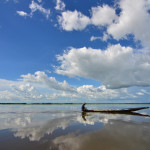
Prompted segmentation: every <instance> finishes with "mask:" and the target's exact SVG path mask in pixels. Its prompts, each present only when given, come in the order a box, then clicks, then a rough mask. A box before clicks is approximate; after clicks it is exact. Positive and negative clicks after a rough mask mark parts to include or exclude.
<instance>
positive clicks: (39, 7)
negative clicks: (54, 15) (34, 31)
mask: <svg viewBox="0 0 150 150" xmlns="http://www.w3.org/2000/svg"><path fill="white" fill-rule="evenodd" d="M29 8H30V9H31V13H30V15H31V16H32V15H33V13H34V12H35V11H37V10H38V11H40V12H41V13H43V14H44V15H45V16H46V18H47V19H48V18H49V15H50V9H45V8H43V7H42V5H39V4H38V3H36V2H34V1H32V3H31V4H30V5H29Z"/></svg>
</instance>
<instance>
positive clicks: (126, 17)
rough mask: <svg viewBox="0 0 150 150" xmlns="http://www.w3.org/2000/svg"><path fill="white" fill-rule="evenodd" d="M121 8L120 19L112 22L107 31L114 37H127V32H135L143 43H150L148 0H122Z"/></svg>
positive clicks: (149, 7)
mask: <svg viewBox="0 0 150 150" xmlns="http://www.w3.org/2000/svg"><path fill="white" fill-rule="evenodd" d="M119 7H120V9H121V13H120V16H119V18H118V20H117V21H116V22H115V23H113V24H111V25H110V26H109V27H108V29H107V32H108V33H109V34H111V35H112V36H113V38H114V39H117V40H119V39H121V38H125V37H126V35H127V34H133V35H134V37H135V39H136V40H141V41H142V42H143V44H146V45H149V43H150V41H149V39H150V32H149V26H150V14H149V12H148V10H149V9H150V4H149V1H147V0H139V1H136V0H121V1H120V2H119Z"/></svg>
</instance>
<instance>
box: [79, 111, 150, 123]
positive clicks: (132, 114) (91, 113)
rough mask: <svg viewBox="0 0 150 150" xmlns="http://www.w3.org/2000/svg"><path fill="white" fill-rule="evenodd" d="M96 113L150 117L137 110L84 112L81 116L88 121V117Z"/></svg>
mask: <svg viewBox="0 0 150 150" xmlns="http://www.w3.org/2000/svg"><path fill="white" fill-rule="evenodd" d="M95 113H99V114H106V115H131V116H142V117H150V115H147V114H141V113H137V112H82V114H81V116H82V119H83V120H84V121H87V120H86V117H87V116H91V115H93V114H95Z"/></svg>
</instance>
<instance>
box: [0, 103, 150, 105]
mask: <svg viewBox="0 0 150 150" xmlns="http://www.w3.org/2000/svg"><path fill="white" fill-rule="evenodd" d="M81 104H82V103H0V105H81ZM88 104H89V105H99V104H112V105H114V104H150V103H87V105H88Z"/></svg>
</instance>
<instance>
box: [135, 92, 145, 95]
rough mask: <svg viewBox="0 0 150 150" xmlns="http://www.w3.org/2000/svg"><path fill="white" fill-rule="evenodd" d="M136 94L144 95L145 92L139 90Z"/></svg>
mask: <svg viewBox="0 0 150 150" xmlns="http://www.w3.org/2000/svg"><path fill="white" fill-rule="evenodd" d="M136 94H137V95H144V93H142V92H137V93H136Z"/></svg>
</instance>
